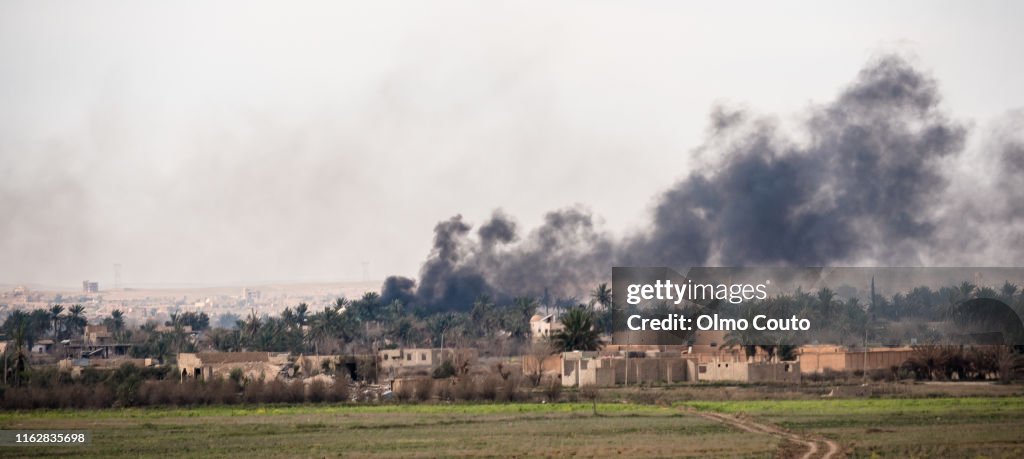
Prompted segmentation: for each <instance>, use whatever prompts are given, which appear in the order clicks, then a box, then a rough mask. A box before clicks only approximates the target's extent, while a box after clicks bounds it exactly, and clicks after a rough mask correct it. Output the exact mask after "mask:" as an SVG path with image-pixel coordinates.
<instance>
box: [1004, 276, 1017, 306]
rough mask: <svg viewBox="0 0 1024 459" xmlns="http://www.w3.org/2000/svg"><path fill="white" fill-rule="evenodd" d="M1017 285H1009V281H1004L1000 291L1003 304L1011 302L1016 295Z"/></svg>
mask: <svg viewBox="0 0 1024 459" xmlns="http://www.w3.org/2000/svg"><path fill="white" fill-rule="evenodd" d="M1017 290H1018V287H1017V284H1011V283H1010V281H1006V282H1005V283H1004V284H1003V288H1002V289H1000V293H1002V297H1003V300H1004V302H1006V303H1010V302H1011V301H1013V296H1014V295H1016V294H1017Z"/></svg>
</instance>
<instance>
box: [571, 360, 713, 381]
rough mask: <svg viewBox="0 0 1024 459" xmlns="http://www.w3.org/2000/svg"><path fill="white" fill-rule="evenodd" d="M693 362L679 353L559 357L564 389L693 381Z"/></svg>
mask: <svg viewBox="0 0 1024 459" xmlns="http://www.w3.org/2000/svg"><path fill="white" fill-rule="evenodd" d="M693 365H694V364H693V361H692V360H691V359H688V358H685V357H683V356H682V355H681V354H679V353H678V352H653V353H650V354H648V353H646V352H637V351H631V352H630V358H629V359H626V356H625V354H624V353H618V352H607V351H604V352H579V351H576V352H565V353H562V372H561V377H562V385H563V386H588V385H595V386H614V385H616V384H627V383H628V384H640V383H651V382H660V383H677V382H686V381H690V380H692V377H691V376H690V375H692V368H693Z"/></svg>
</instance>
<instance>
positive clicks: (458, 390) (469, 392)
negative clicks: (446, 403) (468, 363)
mask: <svg viewBox="0 0 1024 459" xmlns="http://www.w3.org/2000/svg"><path fill="white" fill-rule="evenodd" d="M451 395H452V399H453V400H465V401H472V400H474V399H476V395H477V392H476V384H475V383H474V382H473V378H472V377H471V376H469V375H466V376H463V377H461V378H459V379H458V380H457V381H456V382H455V385H453V386H451Z"/></svg>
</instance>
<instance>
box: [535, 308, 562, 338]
mask: <svg viewBox="0 0 1024 459" xmlns="http://www.w3.org/2000/svg"><path fill="white" fill-rule="evenodd" d="M563 328H565V327H564V326H563V325H562V322H561V321H559V320H558V318H557V317H555V315H554V314H548V315H543V316H542V315H540V314H534V316H533V317H531V318H530V336H531V337H532V338H533V342H535V343H536V342H540V341H544V340H546V339H548V338H550V337H551V335H552V334H555V333H557V332H558V331H559V330H561V329H563Z"/></svg>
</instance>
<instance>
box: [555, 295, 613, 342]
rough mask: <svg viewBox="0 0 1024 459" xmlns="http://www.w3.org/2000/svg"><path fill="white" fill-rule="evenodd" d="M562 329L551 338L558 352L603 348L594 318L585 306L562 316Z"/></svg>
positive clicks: (574, 308) (579, 306)
mask: <svg viewBox="0 0 1024 459" xmlns="http://www.w3.org/2000/svg"><path fill="white" fill-rule="evenodd" d="M561 320H562V329H561V330H559V331H557V332H555V333H554V334H553V335H552V336H551V340H552V343H553V344H554V348H555V350H556V351H561V352H568V351H596V350H598V349H600V348H601V345H602V343H601V339H600V334H599V332H598V331H597V330H595V329H594V316H593V314H592V312H591V311H590V310H589V309H588V308H587V307H586V306H584V305H582V304H581V305H578V306H576V307H573V308H570V309H569V310H568V311H566V312H565V314H562V317H561Z"/></svg>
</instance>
